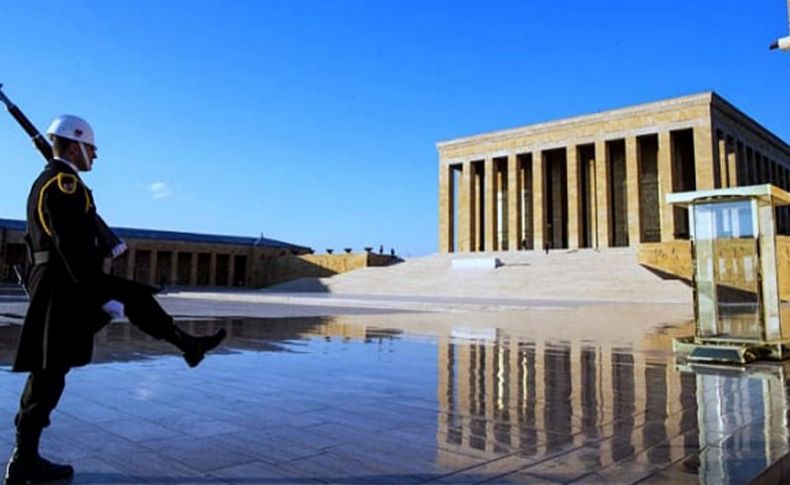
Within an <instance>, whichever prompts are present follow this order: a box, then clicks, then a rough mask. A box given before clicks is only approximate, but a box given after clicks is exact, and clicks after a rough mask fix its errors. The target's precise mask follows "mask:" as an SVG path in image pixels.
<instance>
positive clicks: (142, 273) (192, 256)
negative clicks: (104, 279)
mask: <svg viewBox="0 0 790 485" xmlns="http://www.w3.org/2000/svg"><path fill="white" fill-rule="evenodd" d="M248 262H249V255H248V254H233V253H218V252H195V251H177V250H173V249H156V248H144V247H131V248H130V249H129V250H128V251H127V252H126V253H125V254H123V255H122V256H121V257H119V258H118V259H116V260H114V261H113V263H112V272H113V273H114V274H117V275H121V276H124V277H127V278H130V279H134V280H136V281H140V282H142V283H148V284H151V285H156V286H158V285H160V284H162V285H183V286H245V285H246V283H247V279H248V278H249V274H248V273H249V271H248Z"/></svg>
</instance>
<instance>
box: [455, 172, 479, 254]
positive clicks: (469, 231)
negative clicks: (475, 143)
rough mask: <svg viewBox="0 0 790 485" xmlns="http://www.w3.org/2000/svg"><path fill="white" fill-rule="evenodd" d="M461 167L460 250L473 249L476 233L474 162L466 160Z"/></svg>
mask: <svg viewBox="0 0 790 485" xmlns="http://www.w3.org/2000/svg"><path fill="white" fill-rule="evenodd" d="M462 167H463V168H462V169H461V190H459V194H460V200H459V201H458V219H460V220H459V221H458V249H459V250H460V251H471V250H472V241H473V240H474V239H473V234H474V231H475V229H474V217H472V208H473V207H474V204H473V201H474V177H473V176H472V164H471V163H470V162H464V164H463V165H462Z"/></svg>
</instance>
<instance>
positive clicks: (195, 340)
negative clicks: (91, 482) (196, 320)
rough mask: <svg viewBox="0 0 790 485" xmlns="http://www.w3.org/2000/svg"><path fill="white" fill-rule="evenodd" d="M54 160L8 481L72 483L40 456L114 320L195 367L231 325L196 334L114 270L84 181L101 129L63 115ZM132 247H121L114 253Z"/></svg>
mask: <svg viewBox="0 0 790 485" xmlns="http://www.w3.org/2000/svg"><path fill="white" fill-rule="evenodd" d="M47 134H48V135H49V137H50V139H51V141H52V145H53V147H52V148H53V154H54V158H53V160H51V161H50V162H49V164H48V165H47V166H46V168H45V169H44V171H43V172H42V173H41V175H39V177H38V178H37V179H36V181H35V183H34V184H33V187H32V189H31V191H30V195H29V197H28V202H27V233H26V235H25V239H26V242H27V244H28V246H29V253H30V259H31V261H30V262H31V264H32V269H31V271H30V275H29V278H28V290H29V294H30V305H29V307H28V311H27V314H26V315H25V320H24V325H23V327H22V332H21V336H20V341H19V347H18V349H17V354H16V359H15V360H14V365H13V370H14V371H16V372H29V373H30V375H29V376H28V379H27V382H26V384H25V387H24V390H23V392H22V396H21V399H20V404H19V411H18V412H17V414H16V418H15V424H16V449H15V450H14V452H13V455H12V456H11V459H10V461H9V462H8V466H7V468H6V473H5V483H6V485H14V484H24V483H39V482H45V481H51V480H68V479H70V478H71V477H72V476H73V475H74V469H73V468H72V467H71V466H70V465H60V464H55V463H51V462H49V461H48V460H46V459H44V458H42V457H41V456H40V455H39V454H38V443H39V438H40V437H41V432H42V430H43V429H44V428H45V427H47V426H48V425H49V422H50V421H49V416H50V413H51V412H52V410H53V409H55V406H56V405H57V404H58V400H59V399H60V396H61V394H62V393H63V388H64V386H65V382H66V379H65V378H66V374H67V373H68V371H69V369H71V368H72V367H78V366H84V365H86V364H88V363H89V362H90V360H91V356H92V353H93V336H94V335H95V333H96V332H97V331H98V330H100V329H101V328H102V327H104V325H106V324H107V323H109V322H110V320H111V319H112V318H117V317H121V316H123V315H126V317H128V319H129V321H131V322H132V323H133V324H134V325H135V326H137V327H139V328H140V329H141V330H143V331H144V332H146V333H148V334H149V335H151V336H152V337H154V338H157V339H164V340H166V341H167V342H170V343H172V344H173V345H175V346H176V347H177V348H178V349H179V350H181V352H183V356H184V359H185V360H186V362H187V364H188V365H189V366H190V367H195V366H196V365H198V364H199V363H200V361H201V360H202V359H203V357H204V355H205V354H206V352H208V351H209V350H211V349H213V348H215V347H216V346H217V345H219V343H220V342H221V341H222V339H223V338H225V331H224V330H220V331H218V332H217V333H215V334H213V335H209V336H204V337H194V336H192V335H189V334H187V333H185V332H183V331H181V329H179V328H178V327H177V326H176V325H175V324H174V323H173V319H172V317H170V315H168V314H167V313H166V312H165V311H164V310H163V309H162V307H160V306H159V304H158V303H157V301H156V299H155V298H154V297H153V295H154V293H156V291H157V290H156V289H155V288H153V287H149V286H147V285H143V284H140V283H136V282H134V281H130V280H126V279H124V278H119V277H116V276H111V275H107V274H105V273H104V272H103V271H102V266H103V261H104V257H105V256H107V255H106V254H103V252H102V251H101V250H100V249H99V246H98V245H97V228H96V207H95V205H94V202H93V196H92V195H91V191H90V190H89V189H88V188H87V187H86V186H85V184H84V183H83V182H82V180H81V179H80V177H79V172H87V171H89V170H91V168H92V166H93V160H94V159H95V158H96V145H95V143H94V138H93V130H92V129H91V127H90V125H88V123H87V122H86V121H85V120H83V119H81V118H78V117H76V116H69V115H65V116H61V117H59V118H57V119H55V121H53V123H52V125H51V126H50V127H49V130H47ZM123 249H125V245H124V248H116V249H115V250H114V251H113V252H114V253H116V254H115V255H117V252H118V251H122V250H123Z"/></svg>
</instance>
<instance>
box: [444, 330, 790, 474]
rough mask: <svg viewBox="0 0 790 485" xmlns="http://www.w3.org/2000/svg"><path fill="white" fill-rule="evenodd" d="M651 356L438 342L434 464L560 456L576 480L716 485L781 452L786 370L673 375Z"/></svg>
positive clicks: (568, 345) (525, 344) (669, 364)
mask: <svg viewBox="0 0 790 485" xmlns="http://www.w3.org/2000/svg"><path fill="white" fill-rule="evenodd" d="M652 338H655V339H661V338H662V337H660V336H656V337H648V340H649V339H652ZM661 345H665V346H666V345H668V342H664V343H663V344H661ZM655 346H656V343H655V342H649V341H648V342H642V343H640V344H639V345H638V346H637V347H638V348H635V347H633V346H631V347H628V346H610V345H606V344H601V343H593V342H568V341H560V342H541V341H529V340H523V339H520V338H514V337H511V336H508V335H505V334H502V333H500V332H498V333H497V336H496V338H491V339H464V338H454V337H449V336H448V337H443V338H440V339H439V381H438V385H439V389H438V392H437V398H438V401H439V405H440V413H439V423H438V430H437V449H438V452H437V461H438V462H439V463H440V464H442V465H443V466H446V467H448V468H458V467H459V466H463V463H462V462H463V461H464V460H468V461H469V462H470V463H472V462H475V461H477V460H479V459H481V458H482V459H489V460H494V459H497V458H498V457H502V456H507V455H516V456H519V457H523V458H527V459H529V462H533V463H540V462H541V461H543V460H544V459H551V458H552V457H554V456H561V455H565V456H564V457H563V463H564V466H568V467H576V469H581V470H585V469H589V470H596V469H601V468H605V467H607V466H610V465H615V464H628V463H630V464H634V466H636V465H637V464H638V465H639V466H644V465H647V466H651V467H656V468H657V469H662V468H666V469H668V470H673V471H674V472H675V473H681V474H684V475H686V474H690V475H691V476H693V475H698V476H699V477H700V479H703V478H704V480H705V481H706V482H708V481H710V483H722V482H729V481H731V480H735V481H737V478H738V477H746V478H747V479H748V478H749V477H752V476H754V475H755V474H756V473H757V472H759V471H760V470H762V469H763V468H765V467H767V466H769V465H770V464H772V463H774V462H775V461H776V460H777V459H779V458H781V457H782V456H784V455H785V454H786V453H787V452H788V450H789V447H788V438H789V437H788V394H787V393H790V390H788V389H790V387H787V385H786V384H787V372H788V369H790V368H789V367H788V366H787V365H783V364H770V365H767V366H764V367H759V368H756V369H755V368H754V367H752V368H748V369H743V368H721V367H700V366H690V365H685V364H676V363H675V361H674V360H672V357H671V354H669V348H667V352H666V353H658V352H654V351H652V352H651V351H647V350H646V349H650V348H652V349H653V350H655ZM577 450H584V451H585V452H584V453H577V452H576V451H577ZM735 456H739V457H741V458H742V457H744V456H748V457H749V465H748V466H746V467H744V464H743V462H742V461H735V460H732V459H731V458H732V457H735ZM574 460H575V462H574ZM525 472H527V473H529V472H530V469H529V466H527V467H526V468H525ZM711 480H712V481H711Z"/></svg>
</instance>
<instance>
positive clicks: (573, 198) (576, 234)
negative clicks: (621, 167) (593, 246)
mask: <svg viewBox="0 0 790 485" xmlns="http://www.w3.org/2000/svg"><path fill="white" fill-rule="evenodd" d="M565 160H566V161H567V164H568V167H567V176H568V191H567V192H568V248H570V249H578V248H579V246H581V227H582V224H581V222H582V221H581V211H580V207H581V206H582V204H581V201H580V200H579V194H581V190H579V179H580V177H579V153H578V151H577V150H576V146H575V145H571V146H569V147H567V148H566V149H565Z"/></svg>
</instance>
